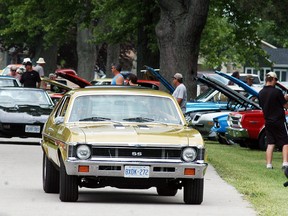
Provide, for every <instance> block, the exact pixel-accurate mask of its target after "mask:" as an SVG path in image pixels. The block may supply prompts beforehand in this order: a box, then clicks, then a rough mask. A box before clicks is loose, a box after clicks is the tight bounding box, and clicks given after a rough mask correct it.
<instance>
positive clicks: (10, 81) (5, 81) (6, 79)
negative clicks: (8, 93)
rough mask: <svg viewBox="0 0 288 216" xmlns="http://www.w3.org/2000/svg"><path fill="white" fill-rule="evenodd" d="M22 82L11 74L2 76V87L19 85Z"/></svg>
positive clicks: (0, 82) (0, 79)
mask: <svg viewBox="0 0 288 216" xmlns="http://www.w3.org/2000/svg"><path fill="white" fill-rule="evenodd" d="M19 86H21V83H20V82H19V80H18V79H16V78H14V77H10V76H0V87H19Z"/></svg>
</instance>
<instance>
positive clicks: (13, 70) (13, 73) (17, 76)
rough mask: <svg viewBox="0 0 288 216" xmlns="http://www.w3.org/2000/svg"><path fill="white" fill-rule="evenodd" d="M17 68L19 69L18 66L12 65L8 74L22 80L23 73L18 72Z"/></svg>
mask: <svg viewBox="0 0 288 216" xmlns="http://www.w3.org/2000/svg"><path fill="white" fill-rule="evenodd" d="M17 69H18V68H17V66H15V65H12V66H11V67H10V72H9V73H8V74H7V76H11V77H14V78H16V79H18V80H19V81H20V78H21V75H20V74H18V73H17Z"/></svg>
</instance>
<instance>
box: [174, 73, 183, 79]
mask: <svg viewBox="0 0 288 216" xmlns="http://www.w3.org/2000/svg"><path fill="white" fill-rule="evenodd" d="M173 78H175V79H182V78H183V76H182V74H181V73H176V74H174V76H173Z"/></svg>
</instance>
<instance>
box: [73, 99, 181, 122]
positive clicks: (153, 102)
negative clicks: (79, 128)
mask: <svg viewBox="0 0 288 216" xmlns="http://www.w3.org/2000/svg"><path fill="white" fill-rule="evenodd" d="M75 121H77V122H78V121H80V122H87V121H89V122H91V121H94V122H95V121H112V122H137V123H165V124H182V121H181V117H180V114H179V112H178V110H177V108H176V106H175V103H174V101H173V100H171V99H170V98H165V97H159V96H144V95H85V96H79V97H77V98H75V100H74V103H73V106H72V109H71V112H70V118H69V122H75Z"/></svg>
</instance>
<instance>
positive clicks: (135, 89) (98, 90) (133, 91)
mask: <svg viewBox="0 0 288 216" xmlns="http://www.w3.org/2000/svg"><path fill="white" fill-rule="evenodd" d="M105 93H107V94H115V95H117V94H129V95H148V96H149V95H150V96H162V97H169V98H173V96H172V95H171V94H169V93H167V92H164V91H159V90H154V89H151V88H145V87H139V86H88V87H86V88H80V89H73V90H71V91H70V92H68V94H71V95H77V96H78V95H90V94H105Z"/></svg>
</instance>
